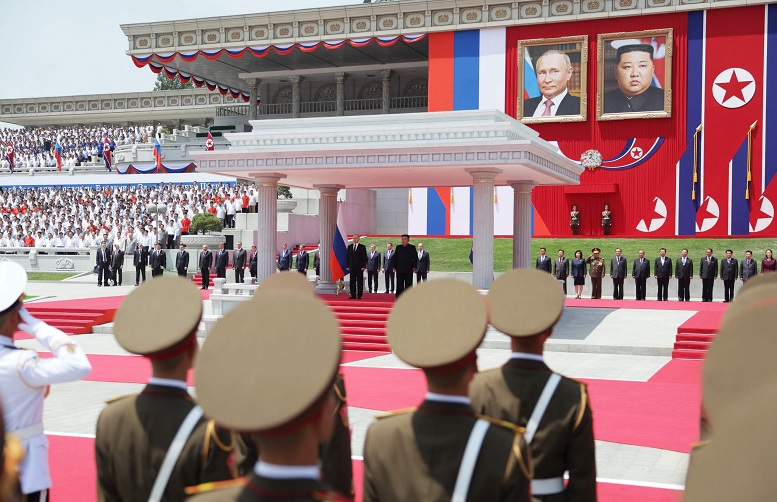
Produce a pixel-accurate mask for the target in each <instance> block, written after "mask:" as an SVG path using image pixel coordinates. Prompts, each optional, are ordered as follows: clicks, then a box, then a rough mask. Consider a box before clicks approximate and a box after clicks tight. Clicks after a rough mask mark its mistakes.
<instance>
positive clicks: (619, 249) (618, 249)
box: [615, 248, 623, 253]
mask: <svg viewBox="0 0 777 502" xmlns="http://www.w3.org/2000/svg"><path fill="white" fill-rule="evenodd" d="M615 251H620V252H621V253H622V252H623V250H622V249H621V248H615Z"/></svg>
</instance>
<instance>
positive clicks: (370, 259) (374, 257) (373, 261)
mask: <svg viewBox="0 0 777 502" xmlns="http://www.w3.org/2000/svg"><path fill="white" fill-rule="evenodd" d="M379 270H380V253H379V252H377V251H375V252H374V253H372V252H367V271H368V272H377V271H379Z"/></svg>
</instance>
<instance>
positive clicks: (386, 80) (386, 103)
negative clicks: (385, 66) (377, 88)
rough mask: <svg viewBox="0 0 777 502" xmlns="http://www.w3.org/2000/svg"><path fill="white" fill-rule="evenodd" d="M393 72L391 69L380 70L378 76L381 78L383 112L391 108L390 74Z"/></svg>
mask: <svg viewBox="0 0 777 502" xmlns="http://www.w3.org/2000/svg"><path fill="white" fill-rule="evenodd" d="M393 74H394V72H393V71H391V70H382V71H381V72H380V76H381V78H382V79H383V103H382V107H383V113H389V111H390V110H391V76H392V75H393Z"/></svg>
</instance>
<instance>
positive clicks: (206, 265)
mask: <svg viewBox="0 0 777 502" xmlns="http://www.w3.org/2000/svg"><path fill="white" fill-rule="evenodd" d="M212 265H213V253H211V252H210V251H208V245H207V244H204V245H203V246H202V253H201V254H200V275H202V289H208V286H209V285H210V267H211V266H212Z"/></svg>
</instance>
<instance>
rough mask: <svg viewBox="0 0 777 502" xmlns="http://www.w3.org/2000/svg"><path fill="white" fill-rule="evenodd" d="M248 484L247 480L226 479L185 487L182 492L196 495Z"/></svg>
mask: <svg viewBox="0 0 777 502" xmlns="http://www.w3.org/2000/svg"><path fill="white" fill-rule="evenodd" d="M247 483H248V478H244V477H243V478H237V479H227V480H224V481H210V482H208V483H202V484H200V485H195V486H187V487H186V488H185V489H184V492H185V493H186V494H187V495H197V494H198V493H208V492H212V491H213V490H221V489H222V488H234V487H236V486H245V485H246V484H247Z"/></svg>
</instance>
